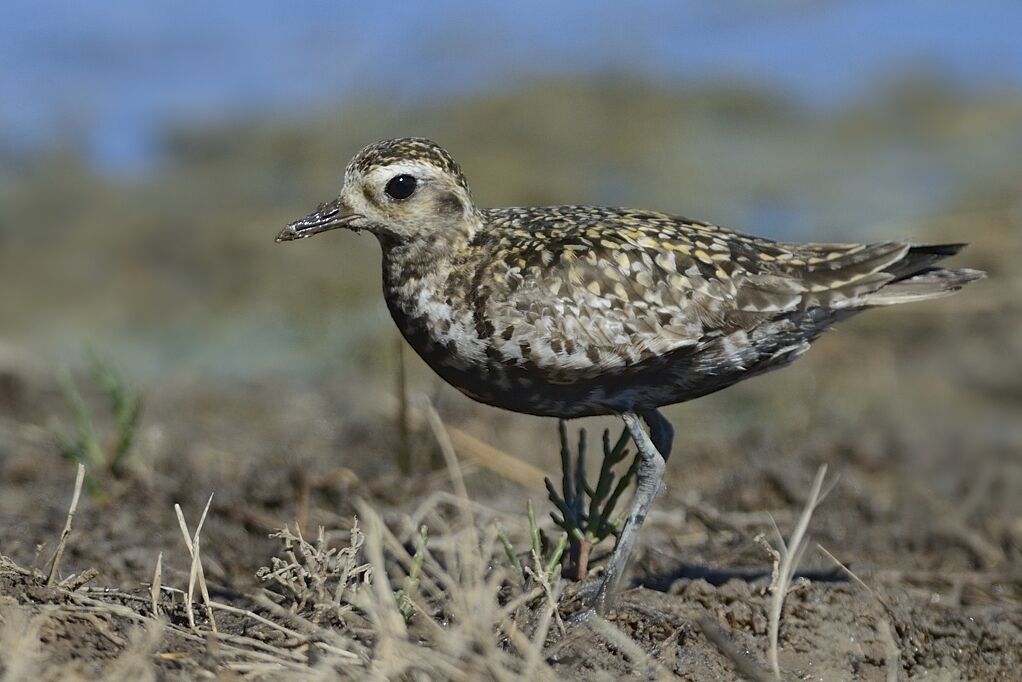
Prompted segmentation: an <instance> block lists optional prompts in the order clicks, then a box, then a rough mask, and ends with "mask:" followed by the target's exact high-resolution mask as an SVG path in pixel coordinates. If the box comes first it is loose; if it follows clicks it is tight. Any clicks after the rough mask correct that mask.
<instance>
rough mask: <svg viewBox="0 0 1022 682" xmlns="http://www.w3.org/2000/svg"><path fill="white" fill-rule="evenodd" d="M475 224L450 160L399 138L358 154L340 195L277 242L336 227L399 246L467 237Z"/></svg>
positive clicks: (433, 148) (428, 145) (426, 143)
mask: <svg viewBox="0 0 1022 682" xmlns="http://www.w3.org/2000/svg"><path fill="white" fill-rule="evenodd" d="M474 223H475V208H474V207H473V205H472V197H471V194H470V193H469V189H468V183H467V182H466V181H465V176H464V175H462V173H461V168H460V167H459V166H458V164H457V163H456V162H455V161H454V159H452V158H451V156H450V154H448V153H447V152H446V151H445V150H444V149H443V148H442V147H440V146H439V145H438V144H436V143H435V142H431V141H430V140H426V139H424V138H418V137H403V138H397V139H393V140H384V141H382V142H377V143H375V144H371V145H369V146H368V147H365V148H364V149H362V151H360V152H359V153H358V154H356V155H355V157H354V158H353V159H352V160H351V162H350V163H348V166H347V168H346V169H345V171H344V185H343V187H341V192H340V195H339V196H338V197H337V198H336V199H334V200H333V201H330V202H328V203H325V204H321V205H320V206H319V208H317V209H316V211H314V212H313V213H310V214H309V215H307V216H306V217H304V218H301V219H299V220H296V221H294V222H292V223H290V224H289V225H288V226H287V227H285V228H284V229H283V230H281V231H280V233H279V234H278V235H277V241H278V242H284V241H293V240H295V239H304V238H305V237H311V236H312V235H314V234H319V233H320V232H326V231H328V230H333V229H336V228H339V227H344V228H348V229H350V230H355V231H356V232H357V231H361V230H368V231H369V232H372V233H373V234H375V235H376V236H377V237H379V238H381V239H387V240H391V241H398V242H406V241H414V240H418V239H429V240H433V239H435V238H436V237H438V236H443V235H445V234H449V233H450V234H467V236H469V237H471V234H472V232H473V231H474Z"/></svg>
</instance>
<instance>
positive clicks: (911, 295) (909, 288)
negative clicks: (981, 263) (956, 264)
mask: <svg viewBox="0 0 1022 682" xmlns="http://www.w3.org/2000/svg"><path fill="white" fill-rule="evenodd" d="M965 246H966V245H965V244H927V245H920V246H913V247H911V248H910V249H909V250H908V251H907V252H906V253H905V255H904V257H902V258H901V259H899V260H897V261H895V262H894V263H891V264H890V265H889V266H888V267H886V268H884V270H883V272H886V273H888V274H890V275H893V277H894V279H892V280H891V281H890V282H888V283H887V284H885V285H884V286H882V287H880V288H879V289H877V290H876V291H874V292H872V293H870V294H868V295H867V296H865V298H864V299H863V304H864V305H867V306H880V305H897V304H899V303H911V302H913V301H926V300H929V299H932V298H942V297H944V296H950V295H951V294H953V293H955V292H956V291H958V290H959V289H961V288H962V287H964V286H965V285H966V284H968V283H969V282H974V281H976V280H978V279H983V278H984V277H986V273H985V272H983V271H982V270H973V269H971V268H939V267H933V264H934V263H937V262H938V261H941V260H943V259H945V258H947V257H949V256H953V255H955V254H957V253H958V252H959V251H961V250H962V249H964V248H965Z"/></svg>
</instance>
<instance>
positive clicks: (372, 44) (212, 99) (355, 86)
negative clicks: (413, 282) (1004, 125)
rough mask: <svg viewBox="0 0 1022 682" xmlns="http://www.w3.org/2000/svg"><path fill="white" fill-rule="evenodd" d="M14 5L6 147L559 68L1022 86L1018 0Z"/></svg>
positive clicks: (65, 0)
mask: <svg viewBox="0 0 1022 682" xmlns="http://www.w3.org/2000/svg"><path fill="white" fill-rule="evenodd" d="M294 7H296V6H295V5H291V4H287V3H280V2H275V1H273V0H249V1H247V2H220V3H216V2H205V1H199V0H175V1H172V2H168V1H158V2H146V3H131V2H121V1H118V0H92V1H90V2H74V1H73V0H49V1H47V0H6V1H5V2H4V4H3V7H2V9H0V67H2V68H0V93H3V95H2V97H0V131H2V132H0V142H3V143H4V144H5V145H7V146H13V147H15V148H21V149H25V148H29V149H30V148H33V147H37V146H40V145H51V144H54V143H57V142H62V143H65V144H67V143H71V144H74V145H77V146H79V147H81V148H83V149H84V150H85V151H86V153H87V154H88V155H89V156H90V158H92V159H93V160H94V161H96V162H97V164H98V165H100V166H101V167H103V168H106V169H113V170H122V171H123V170H134V169H137V168H139V167H140V166H144V165H145V164H146V162H147V161H149V160H151V159H152V158H153V153H154V150H155V149H156V138H155V135H156V133H157V132H158V131H159V130H160V129H161V128H162V127H163V126H164V125H166V124H167V123H168V122H171V121H177V120H181V119H186V120H195V119H200V120H204V119H212V120H222V119H225V118H229V117H233V116H238V115H248V116H257V115H258V116H264V115H268V114H281V115H286V114H294V113H301V112H303V111H307V110H309V109H310V108H316V107H318V106H324V105H327V104H332V103H334V102H336V101H338V100H344V99H358V98H360V97H363V96H365V95H366V94H368V93H374V94H378V95H379V94H382V95H383V96H384V97H386V98H387V99H388V100H389V101H391V102H393V103H394V104H395V106H399V105H400V104H401V103H402V102H408V101H421V100H423V99H430V98H440V97H443V96H444V95H446V94H450V93H453V92H464V91H469V90H473V89H479V88H489V89H495V88H496V89H499V88H502V87H504V86H506V85H507V84H509V83H511V82H514V81H521V80H524V79H527V78H529V77H532V76H537V75H549V74H565V73H567V74H573V73H577V74H580V75H586V74H592V73H602V72H608V71H610V72H614V71H617V72H627V73H633V74H634V73H638V74H642V75H646V76H648V77H651V78H655V79H657V80H661V81H663V80H664V79H686V80H698V81H712V82H720V81H736V82H746V83H755V84H759V85H763V86H764V87H768V88H779V89H781V90H783V91H786V92H788V93H790V94H791V95H792V96H793V97H797V98H799V99H801V100H804V101H807V102H809V103H810V104H816V105H824V106H827V105H832V104H834V103H840V102H842V101H845V100H847V99H848V98H849V97H854V96H858V95H861V94H862V92H863V91H866V90H869V89H872V88H875V87H876V86H877V84H878V83H884V82H886V81H887V80H889V79H892V78H894V77H896V76H897V75H899V74H900V73H903V72H906V71H918V70H929V71H932V72H933V73H935V74H938V75H939V76H940V77H941V78H946V79H948V80H950V81H952V82H955V83H957V84H959V85H965V86H968V87H989V86H1008V87H1018V85H1019V84H1020V83H1022V41H1020V40H1019V39H1018V36H1019V34H1020V32H1022V3H1018V2H1009V1H993V0H991V1H985V2H979V1H976V2H968V3H935V2H928V1H926V0H903V1H900V2H891V1H889V0H841V1H838V0H834V1H808V0H788V1H786V2H778V3H771V5H770V8H769V9H767V8H765V7H764V6H763V3H757V2H752V1H742V2H729V3H713V2H678V3H670V2H653V1H650V0H644V1H639V2H632V3H628V4H627V5H625V4H616V3H602V4H599V5H595V4H594V3H591V2H586V1H584V0H569V1H567V2H559V3H548V2H543V1H541V0H522V1H519V2H501V3H496V2H482V3H471V4H470V3H465V2H458V1H456V0H433V1H432V2H428V3H365V2H329V1H325V0H322V1H313V2H303V3H301V5H300V10H298V11H296V10H295V9H294Z"/></svg>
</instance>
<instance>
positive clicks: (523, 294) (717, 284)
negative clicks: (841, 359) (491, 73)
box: [277, 138, 983, 611]
mask: <svg viewBox="0 0 1022 682" xmlns="http://www.w3.org/2000/svg"><path fill="white" fill-rule="evenodd" d="M339 227H344V228H348V229H351V230H355V231H356V232H358V231H361V230H367V231H369V232H371V233H372V234H374V235H375V236H376V238H377V239H378V240H379V242H380V246H381V248H382V251H383V292H384V296H385V298H386V301H387V306H388V307H389V308H390V312H391V315H392V316H393V317H394V321H395V322H396V323H397V326H398V327H399V328H400V330H401V333H402V334H403V335H404V337H405V339H407V340H408V343H409V344H410V345H411V346H412V348H414V349H415V350H416V352H418V354H419V355H420V356H422V359H423V360H425V361H426V363H428V364H429V366H430V367H432V368H433V370H435V371H436V373H437V374H439V375H440V376H441V377H443V378H444V379H445V380H446V381H447V382H449V383H450V384H452V385H453V386H455V387H456V388H457V389H458V390H460V391H462V392H463V393H465V394H466V395H468V396H469V397H471V398H474V399H475V400H478V401H480V402H483V403H486V404H489V405H494V406H496V407H502V408H504V409H507V410H513V411H515V412H523V413H526V414H533V415H542V416H549V417H560V418H572V417H586V416H591V415H608V414H614V415H620V416H621V418H622V419H623V420H624V423H625V425H626V427H627V429H628V431H629V433H630V435H631V438H632V439H633V441H634V442H635V445H636V448H637V449H638V451H639V453H640V466H639V468H638V471H637V477H636V485H637V489H636V493H635V497H634V499H633V501H632V504H631V507H630V509H629V511H628V514H627V515H626V518H625V522H624V524H623V526H622V528H621V531H620V533H619V536H618V541H617V545H616V547H615V549H614V552H613V554H612V556H611V558H610V560H609V562H608V565H607V569H606V572H605V577H604V579H603V581H602V583H601V584H600V587H599V591H598V593H597V597H596V601H595V606H596V608H597V610H599V611H603V610H604V609H605V608H606V605H607V604H608V599H609V597H610V596H612V595H613V594H614V591H615V588H616V586H617V581H618V580H619V579H620V577H621V574H622V572H623V570H624V568H625V565H626V563H627V560H628V555H629V553H630V551H631V548H632V544H633V543H634V541H635V538H636V534H637V533H638V530H639V527H640V526H641V525H642V522H643V520H644V519H645V517H646V513H647V511H648V510H649V507H650V505H651V503H652V501H653V498H654V497H655V496H656V494H657V492H658V491H659V489H660V486H661V479H662V477H663V472H664V468H665V460H666V459H667V457H668V456H669V455H670V452H671V444H672V440H673V429H672V428H671V425H670V424H669V423H668V421H667V420H666V419H665V418H664V416H663V415H662V414H661V413H660V412H659V408H660V407H662V406H664V405H671V404H674V403H680V402H683V401H686V400H691V399H692V398H697V397H699V396H703V395H706V394H708V393H713V392H714V391H719V390H720V389H722V388H726V387H727V386H730V385H732V384H734V383H736V382H738V381H741V380H743V379H747V378H749V377H752V376H756V375H757V374H762V373H763V372H766V371H769V370H772V369H776V368H778V367H782V366H784V365H787V364H788V363H790V362H791V361H792V360H794V359H795V358H797V357H798V356H800V355H802V354H803V353H804V352H806V350H808V349H809V344H810V343H811V342H812V341H813V340H815V339H816V338H817V337H818V336H819V335H820V334H821V333H822V332H823V331H825V330H826V329H828V328H829V327H830V326H831V325H832V324H833V323H835V322H837V321H840V320H843V319H845V318H847V317H850V316H852V315H854V314H856V313H858V312H860V311H862V310H865V309H866V308H871V307H875V306H886V305H893V304H898V303H908V302H911V301H920V300H925V299H931V298H938V297H941V296H945V295H948V294H951V293H953V292H955V291H957V290H958V289H960V288H961V287H962V286H964V285H965V284H967V283H969V282H971V281H973V280H976V279H979V278H980V277H982V276H983V273H982V272H980V271H977V270H969V269H945V268H939V267H934V264H935V263H936V262H937V261H939V260H941V259H943V258H945V257H947V256H951V255H954V254H955V253H957V252H958V251H959V250H960V249H961V248H962V247H963V246H964V245H963V244H940V245H913V244H909V243H906V242H904V241H889V242H881V243H874V244H791V243H781V242H775V241H771V240H769V239H761V238H758V237H753V236H749V235H746V234H742V233H740V232H736V231H734V230H730V229H727V228H723V227H718V226H716V225H712V224H710V223H705V222H701V221H698V220H689V219H687V218H680V217H676V216H672V215H667V214H664V213H657V212H654V211H642V210H634V209H624V208H596V207H590V206H550V207H540V208H531V207H530V208H479V207H477V206H475V205H474V204H473V203H472V196H471V194H470V192H469V188H468V183H467V182H466V180H465V177H464V175H462V172H461V168H460V167H459V166H458V164H457V163H455V161H454V159H452V158H451V156H450V155H449V154H448V153H447V152H446V151H445V150H444V149H442V148H441V147H440V146H439V145H437V144H435V143H433V142H431V141H429V140H426V139H422V138H401V139H394V140H386V141H383V142H378V143H376V144H372V145H369V146H368V147H366V148H364V149H363V150H362V151H360V152H359V153H358V154H356V155H355V157H354V158H353V159H352V160H351V162H350V163H349V164H348V166H347V168H346V169H345V172H344V185H343V187H342V188H341V193H340V196H339V197H338V198H337V199H335V200H333V201H331V202H330V203H327V204H323V205H321V206H320V207H319V208H318V209H317V210H316V212H315V213H312V214H311V215H309V216H307V217H305V218H302V219H301V220H297V221H295V222H293V223H291V224H290V225H288V226H287V227H285V228H284V229H283V230H282V231H281V232H280V234H278V235H277V241H278V242H280V241H291V240H295V239H303V238H305V237H309V236H312V235H314V234H318V233H320V232H325V231H327V230H332V229H335V228H339ZM640 419H641V420H643V421H645V422H646V424H647V425H648V426H649V433H647V432H646V430H645V429H643V427H642V425H641V423H640Z"/></svg>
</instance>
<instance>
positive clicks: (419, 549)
mask: <svg viewBox="0 0 1022 682" xmlns="http://www.w3.org/2000/svg"><path fill="white" fill-rule="evenodd" d="M428 540H429V531H428V529H427V528H426V526H422V527H421V528H419V535H418V537H416V538H415V555H414V556H412V565H411V567H410V568H409V570H408V576H407V577H406V578H405V584H404V587H403V588H401V589H400V590H398V591H397V592H395V593H394V596H395V597H396V598H397V608H398V610H399V611H400V612H401V615H402V616H403V617H404V619H405V621H408V620H411V618H412V614H414V613H415V604H414V603H412V599H411V597H409V596H408V595H410V594H415V593H417V592H418V591H419V576H420V575H421V574H422V562H423V561H424V560H425V558H426V542H427V541H428Z"/></svg>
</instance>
